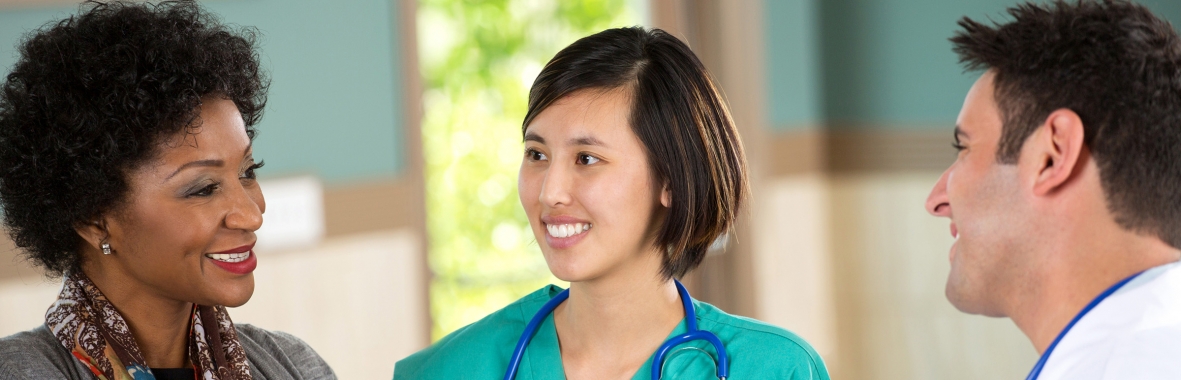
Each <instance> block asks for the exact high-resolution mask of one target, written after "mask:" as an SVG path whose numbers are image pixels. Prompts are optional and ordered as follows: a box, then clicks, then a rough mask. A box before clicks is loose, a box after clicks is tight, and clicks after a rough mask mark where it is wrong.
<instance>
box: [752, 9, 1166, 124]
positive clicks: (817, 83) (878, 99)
mask: <svg viewBox="0 0 1181 380" xmlns="http://www.w3.org/2000/svg"><path fill="white" fill-rule="evenodd" d="M1017 3H1018V2H1017V1H1015V0H766V2H765V6H766V13H765V14H766V16H765V17H766V18H765V25H766V33H767V38H766V44H767V49H768V50H767V59H768V61H767V70H768V90H767V91H768V92H767V96H768V109H769V111H768V115H767V116H768V121H769V124H770V125H771V126H772V127H773V128H775V129H776V130H793V129H799V128H802V127H807V126H816V125H826V126H829V127H831V128H906V129H925V128H946V127H947V126H949V125H951V124H952V123H954V121H955V117H956V115H957V114H958V113H959V109H960V106H961V105H962V103H963V97H964V94H965V93H966V92H967V90H968V88H970V87H971V85H972V83H973V82H974V81H975V80H976V78H977V77H978V76H979V73H974V72H973V73H965V72H964V70H963V68H962V67H961V66H960V65H959V64H958V62H957V58H956V56H955V54H954V53H952V51H951V43H950V42H948V41H947V39H948V38H949V37H951V36H952V34H953V33H954V32H955V31H956V30H958V27H957V26H956V22H957V21H958V20H959V19H960V18H961V17H964V16H968V17H971V18H973V19H977V20H982V19H987V18H992V19H994V20H1004V19H1005V14H1004V10H1005V9H1006V8H1008V7H1010V6H1013V5H1015V4H1017ZM1141 3H1143V4H1145V5H1147V6H1148V7H1150V8H1152V9H1153V10H1154V11H1155V12H1157V13H1158V15H1160V16H1162V17H1164V18H1166V19H1169V20H1171V21H1172V22H1173V23H1175V24H1178V23H1181V2H1179V1H1176V0H1146V1H1142V2H1141ZM809 18H810V19H809ZM809 40H811V41H814V42H809ZM800 62H810V63H809V64H801V63H800ZM810 65H811V66H810Z"/></svg>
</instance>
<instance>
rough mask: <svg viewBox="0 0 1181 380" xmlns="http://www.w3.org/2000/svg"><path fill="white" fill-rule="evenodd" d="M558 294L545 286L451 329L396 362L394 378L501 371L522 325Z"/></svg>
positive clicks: (425, 377)
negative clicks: (480, 317)
mask: <svg viewBox="0 0 1181 380" xmlns="http://www.w3.org/2000/svg"><path fill="white" fill-rule="evenodd" d="M561 291H562V288H559V287H557V286H554V285H548V286H545V287H543V288H541V289H538V290H537V291H535V292H533V293H530V294H529V295H526V296H524V297H522V298H521V299H519V300H517V301H515V302H513V303H511V304H509V305H508V306H505V307H504V308H501V309H500V310H497V311H496V312H493V313H492V314H488V315H487V316H485V317H484V318H482V319H480V320H479V321H476V322H473V323H472V324H469V325H467V326H464V327H462V328H460V329H459V330H455V332H452V333H451V334H448V335H447V336H445V337H443V339H440V340H439V341H438V342H435V343H434V344H432V345H431V346H430V347H427V348H425V349H423V350H422V351H418V352H416V353H414V354H413V355H410V356H407V357H406V358H404V359H402V360H399V361H398V363H397V364H396V365H395V367H394V379H434V378H448V377H449V376H450V375H459V373H457V372H456V371H480V369H482V368H486V367H495V368H503V367H504V366H505V365H507V364H508V360H509V356H510V355H512V351H513V348H514V347H515V346H516V344H517V339H519V338H520V336H521V332H522V331H524V330H525V325H526V324H528V323H529V320H530V319H532V318H533V315H534V314H536V313H537V311H538V310H541V306H542V305H545V303H546V302H548V301H549V300H550V299H551V298H553V297H554V296H555V295H557V294H558V293H560V292H561ZM463 373H466V372H463ZM479 373H483V372H479ZM460 377H462V376H460Z"/></svg>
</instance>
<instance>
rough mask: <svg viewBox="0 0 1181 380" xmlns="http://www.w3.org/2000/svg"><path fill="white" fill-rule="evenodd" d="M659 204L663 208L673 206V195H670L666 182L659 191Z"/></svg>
mask: <svg viewBox="0 0 1181 380" xmlns="http://www.w3.org/2000/svg"><path fill="white" fill-rule="evenodd" d="M660 204H661V205H662V206H664V208H669V207H672V206H673V193H672V191H670V190H669V189H668V183H667V182H666V183H665V184H664V187H663V188H662V189H661V190H660Z"/></svg>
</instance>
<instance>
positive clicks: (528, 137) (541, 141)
mask: <svg viewBox="0 0 1181 380" xmlns="http://www.w3.org/2000/svg"><path fill="white" fill-rule="evenodd" d="M525 141H536V142H537V143H538V144H543V145H544V144H545V139H543V138H541V136H538V135H537V134H536V133H533V132H529V133H526V134H525Z"/></svg>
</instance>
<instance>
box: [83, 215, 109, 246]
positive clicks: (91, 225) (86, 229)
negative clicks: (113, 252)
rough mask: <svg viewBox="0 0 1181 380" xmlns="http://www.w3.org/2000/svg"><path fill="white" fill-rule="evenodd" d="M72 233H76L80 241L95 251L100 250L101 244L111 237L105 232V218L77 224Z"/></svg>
mask: <svg viewBox="0 0 1181 380" xmlns="http://www.w3.org/2000/svg"><path fill="white" fill-rule="evenodd" d="M74 231H77V232H78V236H81V237H82V240H85V241H86V244H88V245H90V246H91V247H94V249H95V250H101V249H102V248H101V246H102V244H103V243H104V242H106V240H107V238H109V237H110V236H111V234H110V232H107V220H106V218H99V219H96V220H89V221H86V222H82V223H79V224H77V225H75V226H74Z"/></svg>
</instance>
